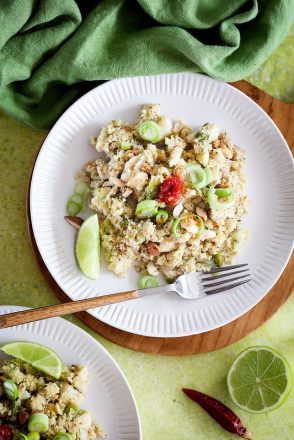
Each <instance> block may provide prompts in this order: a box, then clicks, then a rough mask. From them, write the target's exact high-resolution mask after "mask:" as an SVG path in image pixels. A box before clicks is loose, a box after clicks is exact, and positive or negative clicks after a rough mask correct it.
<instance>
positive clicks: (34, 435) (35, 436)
mask: <svg viewBox="0 0 294 440" xmlns="http://www.w3.org/2000/svg"><path fill="white" fill-rule="evenodd" d="M27 438H28V439H29V440H40V434H39V433H38V432H36V431H33V432H29V433H28V435H27Z"/></svg>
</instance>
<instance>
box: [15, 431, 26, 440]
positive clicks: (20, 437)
mask: <svg viewBox="0 0 294 440" xmlns="http://www.w3.org/2000/svg"><path fill="white" fill-rule="evenodd" d="M13 440H28V437H27V436H26V435H25V434H23V433H22V432H17V433H16V434H14V436H13Z"/></svg>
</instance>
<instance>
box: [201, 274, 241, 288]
mask: <svg viewBox="0 0 294 440" xmlns="http://www.w3.org/2000/svg"><path fill="white" fill-rule="evenodd" d="M248 276H249V274H248V273H246V275H242V276H240V277H234V278H230V279H228V280H222V281H218V282H217V283H208V284H203V287H204V288H206V287H215V286H221V285H222V284H228V283H231V282H232V281H237V280H242V279H243V278H246V277H248Z"/></svg>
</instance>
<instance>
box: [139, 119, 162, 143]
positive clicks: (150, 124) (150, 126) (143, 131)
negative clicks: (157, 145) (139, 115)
mask: <svg viewBox="0 0 294 440" xmlns="http://www.w3.org/2000/svg"><path fill="white" fill-rule="evenodd" d="M138 133H139V136H140V137H141V138H142V139H145V141H151V142H158V141H159V140H160V139H161V129H160V126H159V125H158V124H157V123H156V122H154V121H143V122H141V123H140V124H139V125H138Z"/></svg>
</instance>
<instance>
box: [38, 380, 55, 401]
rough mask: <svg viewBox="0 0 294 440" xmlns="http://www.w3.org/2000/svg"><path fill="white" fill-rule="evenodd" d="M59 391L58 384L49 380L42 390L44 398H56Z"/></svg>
mask: <svg viewBox="0 0 294 440" xmlns="http://www.w3.org/2000/svg"><path fill="white" fill-rule="evenodd" d="M58 393H59V386H58V385H57V384H56V383H54V382H49V383H48V384H47V385H46V386H45V387H44V389H43V390H42V394H43V395H44V396H45V397H46V399H50V400H51V399H53V398H57V396H58Z"/></svg>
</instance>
